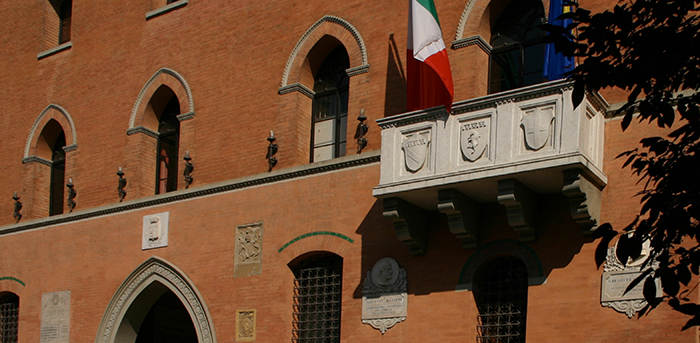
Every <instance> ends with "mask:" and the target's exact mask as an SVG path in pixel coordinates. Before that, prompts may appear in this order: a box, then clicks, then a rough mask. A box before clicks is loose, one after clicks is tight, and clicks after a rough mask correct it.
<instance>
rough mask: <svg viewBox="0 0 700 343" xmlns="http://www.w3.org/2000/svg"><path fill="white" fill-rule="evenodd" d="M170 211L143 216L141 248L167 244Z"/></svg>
mask: <svg viewBox="0 0 700 343" xmlns="http://www.w3.org/2000/svg"><path fill="white" fill-rule="evenodd" d="M169 217H170V212H163V213H156V214H150V215H145V216H143V235H142V240H141V250H147V249H155V248H162V247H167V246H168V219H169Z"/></svg>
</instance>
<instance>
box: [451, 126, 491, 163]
mask: <svg viewBox="0 0 700 343" xmlns="http://www.w3.org/2000/svg"><path fill="white" fill-rule="evenodd" d="M489 119H490V118H478V119H471V120H466V121H463V122H461V123H460V125H459V131H460V141H459V143H460V147H461V148H462V155H463V156H464V158H465V159H466V160H467V161H469V162H474V161H476V160H478V159H480V158H481V157H482V156H483V155H484V152H486V151H487V148H488V145H489V140H490V137H491V134H490V133H491V128H490V126H491V125H489V123H490V120H489ZM487 154H488V153H487Z"/></svg>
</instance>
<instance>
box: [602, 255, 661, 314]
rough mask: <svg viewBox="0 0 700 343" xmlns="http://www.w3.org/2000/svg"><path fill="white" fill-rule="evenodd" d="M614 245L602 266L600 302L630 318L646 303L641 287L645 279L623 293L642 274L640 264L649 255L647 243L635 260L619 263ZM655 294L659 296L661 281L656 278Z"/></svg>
mask: <svg viewBox="0 0 700 343" xmlns="http://www.w3.org/2000/svg"><path fill="white" fill-rule="evenodd" d="M615 248H616V247H615V246H612V247H610V248H609V249H608V255H607V257H606V260H605V265H604V267H603V269H604V272H603V277H602V280H601V289H600V304H601V305H602V306H604V307H610V308H613V309H614V310H615V311H618V312H621V313H625V314H626V315H627V317H629V318H632V317H633V316H634V314H635V313H637V312H638V311H640V310H641V309H643V308H644V307H645V306H646V305H647V301H646V300H645V299H644V294H643V289H644V282H645V280H642V281H640V282H639V283H638V284H637V285H636V286H635V287H634V288H632V289H631V290H630V291H629V292H627V293H625V290H626V289H627V286H629V285H630V283H631V282H632V281H633V280H634V279H636V278H637V277H638V276H639V275H641V274H642V271H641V264H642V263H643V262H644V260H645V259H646V256H648V255H649V253H648V252H649V244H646V245H645V247H644V248H643V249H642V254H641V256H640V258H638V259H637V260H634V261H632V260H630V261H628V262H627V263H626V264H622V263H620V261H619V260H618V259H617V255H616V253H615ZM655 282H656V296H657V297H661V295H662V294H661V283H660V281H659V280H658V279H657V280H655Z"/></svg>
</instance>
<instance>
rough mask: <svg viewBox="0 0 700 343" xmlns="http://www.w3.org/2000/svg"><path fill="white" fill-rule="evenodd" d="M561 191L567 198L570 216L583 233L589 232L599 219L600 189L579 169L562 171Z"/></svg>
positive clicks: (593, 228)
mask: <svg viewBox="0 0 700 343" xmlns="http://www.w3.org/2000/svg"><path fill="white" fill-rule="evenodd" d="M562 193H563V194H564V195H565V196H566V197H567V198H569V207H570V209H571V217H573V218H574V220H575V221H576V222H577V223H578V224H579V225H580V228H581V232H582V233H583V234H591V233H592V232H593V230H595V228H596V227H597V226H598V222H599V221H600V206H601V203H600V201H601V199H600V198H601V194H602V191H601V190H600V189H598V187H596V186H595V185H594V184H593V183H591V182H590V181H589V180H588V179H587V178H586V177H584V176H583V175H582V170H581V169H578V168H577V169H568V170H565V171H564V187H562Z"/></svg>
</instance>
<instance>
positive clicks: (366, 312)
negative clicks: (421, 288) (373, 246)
mask: <svg viewBox="0 0 700 343" xmlns="http://www.w3.org/2000/svg"><path fill="white" fill-rule="evenodd" d="M407 313H408V293H407V287H406V270H405V269H403V268H401V267H400V266H399V264H398V263H397V262H396V260H394V259H393V258H390V257H385V258H382V259H380V260H379V261H377V263H375V264H374V267H372V270H370V271H368V272H367V276H366V277H365V283H364V288H363V289H362V322H363V323H365V324H369V325H371V326H372V327H373V328H375V329H377V330H379V331H380V332H381V333H382V334H384V333H385V332H386V330H388V329H389V328H391V327H392V326H394V325H396V323H399V322H402V321H404V320H406V315H407Z"/></svg>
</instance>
